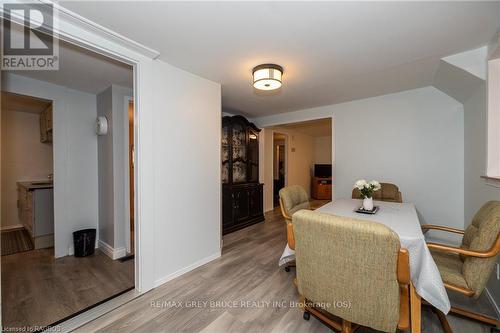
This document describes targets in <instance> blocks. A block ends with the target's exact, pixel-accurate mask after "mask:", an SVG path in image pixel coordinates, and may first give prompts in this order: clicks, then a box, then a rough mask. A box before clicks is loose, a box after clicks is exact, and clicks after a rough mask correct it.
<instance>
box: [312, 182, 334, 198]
mask: <svg viewBox="0 0 500 333" xmlns="http://www.w3.org/2000/svg"><path fill="white" fill-rule="evenodd" d="M311 187H312V189H311V190H312V191H311V197H312V198H313V199H316V200H332V178H331V177H330V178H320V177H313V178H312V181H311Z"/></svg>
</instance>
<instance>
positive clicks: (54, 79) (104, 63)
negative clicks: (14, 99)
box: [7, 41, 133, 94]
mask: <svg viewBox="0 0 500 333" xmlns="http://www.w3.org/2000/svg"><path fill="white" fill-rule="evenodd" d="M7 72H10V73H15V74H17V75H22V76H26V77H30V78H33V79H36V80H41V81H46V82H50V83H53V84H57V85H60V86H64V87H68V88H72V89H76V90H80V91H85V92H89V93H92V94H97V93H100V92H101V91H103V90H104V89H106V88H107V87H109V86H110V85H111V84H116V85H120V86H123V87H128V88H132V87H133V71H132V67H131V66H129V65H127V64H124V63H121V62H118V61H116V60H114V59H111V58H108V57H104V56H102V55H100V54H97V53H95V52H92V51H89V50H86V49H83V48H81V47H78V46H75V45H73V44H69V43H66V42H63V41H59V70H56V71H7Z"/></svg>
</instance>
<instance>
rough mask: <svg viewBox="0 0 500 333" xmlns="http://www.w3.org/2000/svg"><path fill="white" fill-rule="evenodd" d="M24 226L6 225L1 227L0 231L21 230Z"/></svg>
mask: <svg viewBox="0 0 500 333" xmlns="http://www.w3.org/2000/svg"><path fill="white" fill-rule="evenodd" d="M23 228H24V226H23V225H22V224H13V225H6V226H2V227H1V228H0V230H1V231H9V230H16V229H23Z"/></svg>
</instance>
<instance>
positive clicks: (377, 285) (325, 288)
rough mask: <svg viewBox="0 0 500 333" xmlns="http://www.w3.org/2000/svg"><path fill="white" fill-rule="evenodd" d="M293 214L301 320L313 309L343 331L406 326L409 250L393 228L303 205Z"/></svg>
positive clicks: (315, 313) (407, 314)
mask: <svg viewBox="0 0 500 333" xmlns="http://www.w3.org/2000/svg"><path fill="white" fill-rule="evenodd" d="M292 219H293V228H294V233H295V251H296V261H297V281H296V283H297V287H298V291H299V294H300V295H301V300H300V301H301V303H302V304H303V306H304V314H303V316H304V319H306V320H309V318H310V314H313V315H314V316H316V317H317V318H319V319H320V320H322V321H323V322H325V323H327V324H328V325H330V326H332V327H333V328H335V329H337V330H340V331H342V332H352V331H353V330H356V329H357V327H359V325H361V326H366V327H370V328H373V329H376V330H380V331H384V332H395V331H396V329H401V330H405V329H408V328H409V327H410V301H409V294H410V268H409V255H408V251H407V250H406V249H402V248H401V245H400V241H399V237H398V235H397V234H396V233H395V232H394V231H392V230H391V229H389V228H388V227H386V226H385V225H383V224H380V223H376V222H371V221H363V220H358V219H353V218H348V217H340V216H335V215H330V214H324V213H318V212H314V211H307V210H302V211H299V212H297V213H295V214H294V215H293V217H292ZM331 315H334V316H336V317H338V318H341V319H342V322H341V323H340V322H338V321H336V320H335V319H334V318H332V316H331Z"/></svg>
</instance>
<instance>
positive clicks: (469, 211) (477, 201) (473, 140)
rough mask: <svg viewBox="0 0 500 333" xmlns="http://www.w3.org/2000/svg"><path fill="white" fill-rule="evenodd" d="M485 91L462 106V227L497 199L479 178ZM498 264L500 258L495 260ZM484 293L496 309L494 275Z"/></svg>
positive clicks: (499, 289) (499, 288)
mask: <svg viewBox="0 0 500 333" xmlns="http://www.w3.org/2000/svg"><path fill="white" fill-rule="evenodd" d="M486 92H487V89H486V84H482V85H481V86H480V87H479V88H478V89H476V91H475V92H474V93H473V94H472V96H471V97H470V98H469V99H467V100H466V101H465V103H464V116H465V122H464V124H465V206H464V207H465V225H464V227H465V228H466V227H468V226H469V224H470V223H471V221H472V218H473V216H474V214H475V213H476V212H477V211H478V210H479V208H481V206H482V205H483V204H485V203H486V202H487V201H490V200H500V187H498V185H497V186H492V185H488V183H487V182H486V181H485V180H484V179H481V178H480V176H484V175H485V173H486V153H487V148H486V132H487V96H486V95H487V94H486ZM497 262H498V263H500V258H499V259H498V260H497ZM487 288H488V291H489V293H490V294H491V296H492V298H493V300H494V301H495V302H496V304H497V306H498V305H500V283H499V281H498V280H497V278H496V273H495V272H494V273H493V274H492V276H491V279H490V281H489V283H488V286H487Z"/></svg>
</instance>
